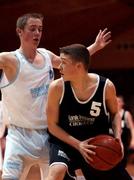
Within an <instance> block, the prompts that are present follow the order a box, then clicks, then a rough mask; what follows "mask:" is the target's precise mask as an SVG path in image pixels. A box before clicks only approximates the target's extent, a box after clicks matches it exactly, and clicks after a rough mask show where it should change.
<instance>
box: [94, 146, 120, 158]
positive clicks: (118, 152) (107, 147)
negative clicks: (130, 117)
mask: <svg viewBox="0 0 134 180" xmlns="http://www.w3.org/2000/svg"><path fill="white" fill-rule="evenodd" d="M93 145H95V146H97V147H102V148H106V149H109V150H111V151H112V152H114V153H117V154H118V155H119V156H120V151H116V150H115V149H113V148H111V147H110V146H105V145H104V144H103V145H101V144H97V143H96V144H93ZM113 146H114V145H113Z"/></svg>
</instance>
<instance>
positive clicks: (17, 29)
mask: <svg viewBox="0 0 134 180" xmlns="http://www.w3.org/2000/svg"><path fill="white" fill-rule="evenodd" d="M16 33H17V34H18V36H20V35H21V29H20V28H16Z"/></svg>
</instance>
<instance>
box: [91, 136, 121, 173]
mask: <svg viewBox="0 0 134 180" xmlns="http://www.w3.org/2000/svg"><path fill="white" fill-rule="evenodd" d="M89 144H93V145H95V146H96V149H95V152H96V154H95V155H91V157H92V159H93V162H89V164H90V165H91V166H92V167H93V168H95V169H97V170H101V171H105V170H110V169H112V168H113V167H115V166H116V165H117V164H118V163H119V162H120V161H121V160H122V151H121V146H120V143H119V142H118V140H117V139H115V138H113V137H112V136H109V135H98V136H96V137H94V138H93V139H90V140H89Z"/></svg>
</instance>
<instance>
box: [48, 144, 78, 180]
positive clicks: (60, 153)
mask: <svg viewBox="0 0 134 180" xmlns="http://www.w3.org/2000/svg"><path fill="white" fill-rule="evenodd" d="M65 152H66V151H65V149H64V148H62V147H61V146H58V145H56V144H52V143H50V150H49V155H50V158H49V165H50V166H51V165H53V164H64V165H65V166H66V167H67V168H68V173H67V174H68V175H66V178H65V179H66V180H69V177H70V180H71V179H75V178H76V177H75V169H77V168H76V167H74V165H75V164H74V163H73V159H72V160H71V159H70V157H71V155H70V151H68V152H69V153H65ZM71 154H72V151H71Z"/></svg>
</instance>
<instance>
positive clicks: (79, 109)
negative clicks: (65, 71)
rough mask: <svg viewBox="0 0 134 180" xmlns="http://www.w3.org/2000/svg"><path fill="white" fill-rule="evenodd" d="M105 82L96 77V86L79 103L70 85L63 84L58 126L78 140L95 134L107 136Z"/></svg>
mask: <svg viewBox="0 0 134 180" xmlns="http://www.w3.org/2000/svg"><path fill="white" fill-rule="evenodd" d="M104 92H105V80H104V79H102V77H100V78H99V77H98V84H97V86H96V88H95V89H94V91H93V92H92V94H91V95H90V96H89V98H88V99H87V100H85V101H80V100H79V99H78V98H77V96H76V94H75V93H74V91H73V90H72V88H71V86H70V83H69V82H66V83H65V91H64V96H63V99H62V101H61V104H60V115H59V125H60V126H61V127H62V128H63V129H64V130H66V131H67V132H69V133H70V134H72V135H73V136H75V137H76V138H79V139H81V140H82V139H83V140H84V139H87V138H89V137H92V136H95V135H97V134H104V133H105V134H107V133H108V129H109V115H108V112H107V110H106V105H105V93H104Z"/></svg>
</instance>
